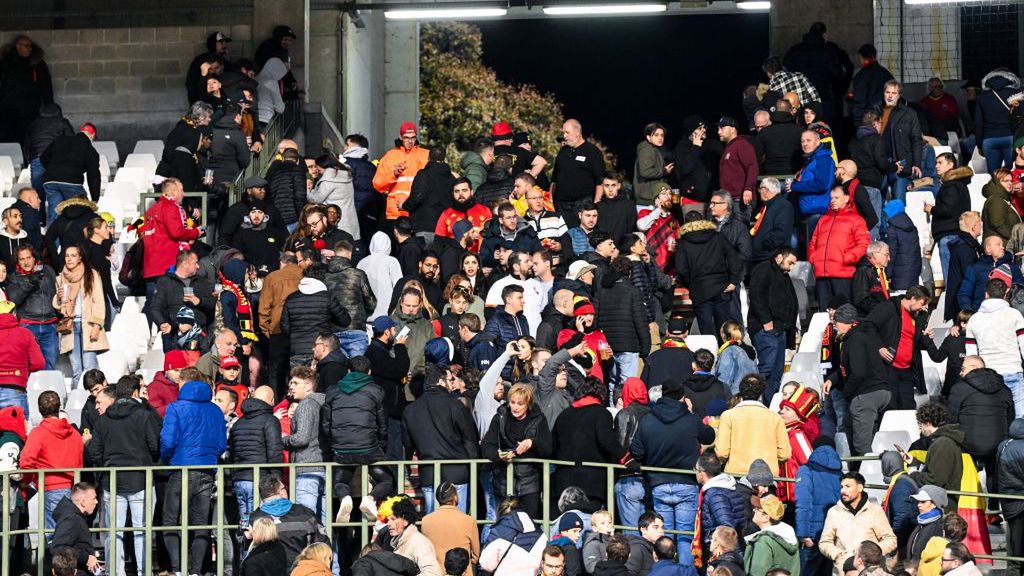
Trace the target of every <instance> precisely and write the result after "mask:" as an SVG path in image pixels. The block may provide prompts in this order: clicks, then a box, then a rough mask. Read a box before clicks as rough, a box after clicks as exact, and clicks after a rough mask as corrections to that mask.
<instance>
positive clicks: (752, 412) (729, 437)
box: [715, 400, 792, 476]
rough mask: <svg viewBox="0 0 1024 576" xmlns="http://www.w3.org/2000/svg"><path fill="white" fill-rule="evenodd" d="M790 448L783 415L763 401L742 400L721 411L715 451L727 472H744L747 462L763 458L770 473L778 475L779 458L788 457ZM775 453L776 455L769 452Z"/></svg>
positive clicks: (782, 459) (747, 466) (781, 460)
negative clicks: (723, 462)
mask: <svg viewBox="0 0 1024 576" xmlns="http://www.w3.org/2000/svg"><path fill="white" fill-rule="evenodd" d="M791 452H792V448H790V444H789V434H787V433H786V424H785V422H783V421H782V416H779V415H778V414H776V413H775V412H772V411H771V410H769V409H768V408H766V407H765V405H764V404H761V403H760V402H757V401H754V400H744V401H743V402H740V403H739V404H737V405H736V407H735V408H732V409H730V410H726V411H725V412H724V413H722V418H721V420H720V422H719V424H718V435H717V436H716V437H715V454H718V457H719V458H721V459H722V460H724V461H726V464H725V471H726V472H728V473H729V474H746V473H747V471H748V470H749V469H750V463H751V462H753V461H754V460H757V459H758V458H761V459H762V460H764V461H766V462H767V463H768V467H769V468H771V469H772V474H774V475H775V476H778V475H779V462H785V461H786V460H789V456H790V454H791ZM771 454H775V458H772V457H771V456H770V455H771Z"/></svg>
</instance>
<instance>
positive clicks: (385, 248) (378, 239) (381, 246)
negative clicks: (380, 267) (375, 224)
mask: <svg viewBox="0 0 1024 576" xmlns="http://www.w3.org/2000/svg"><path fill="white" fill-rule="evenodd" d="M370 254H382V255H384V256H390V255H391V238H390V237H389V236H388V235H387V234H385V233H383V232H374V233H373V236H372V237H371V238H370Z"/></svg>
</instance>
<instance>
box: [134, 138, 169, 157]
mask: <svg viewBox="0 0 1024 576" xmlns="http://www.w3.org/2000/svg"><path fill="white" fill-rule="evenodd" d="M132 153H133V154H146V153H149V154H152V155H153V157H155V158H160V157H162V156H163V155H164V142H163V140H139V141H138V142H136V143H135V149H134V150H132Z"/></svg>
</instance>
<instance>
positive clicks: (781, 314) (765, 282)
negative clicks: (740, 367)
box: [719, 246, 800, 401]
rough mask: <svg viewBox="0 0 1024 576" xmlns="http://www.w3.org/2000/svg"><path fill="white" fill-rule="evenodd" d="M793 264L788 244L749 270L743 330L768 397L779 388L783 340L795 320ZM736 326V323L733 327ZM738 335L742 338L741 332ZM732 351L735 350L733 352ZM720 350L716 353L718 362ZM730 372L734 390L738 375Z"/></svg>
mask: <svg viewBox="0 0 1024 576" xmlns="http://www.w3.org/2000/svg"><path fill="white" fill-rule="evenodd" d="M795 264H796V254H795V253H794V252H793V250H792V249H791V248H789V247H788V246H782V247H780V248H778V249H776V251H775V254H774V255H773V256H772V258H771V260H766V261H764V262H761V263H760V264H758V265H756V266H754V269H753V270H752V271H751V273H750V289H749V290H748V291H747V294H748V296H749V299H750V306H749V311H748V313H747V331H748V332H749V334H750V339H751V341H752V342H753V344H754V348H755V349H756V350H757V371H758V372H759V373H760V374H761V376H762V377H763V378H765V380H766V381H767V382H768V387H767V388H766V390H765V398H767V399H768V400H769V401H770V400H771V397H772V396H773V395H774V394H775V392H776V391H777V390H778V388H779V384H780V382H781V381H782V372H783V371H784V369H785V366H786V342H787V339H788V337H789V332H790V331H792V330H794V329H795V328H796V326H797V321H798V320H799V306H800V305H799V301H798V300H797V297H796V289H795V288H794V287H793V282H791V281H790V279H789V273H790V271H792V270H793V266H794V265H795ZM737 328H738V327H737ZM739 336H740V337H741V338H742V332H740V334H739ZM733 354H736V353H735V352H734V353H733ZM721 356H722V354H721V353H719V357H720V359H719V362H721V361H722V360H721ZM745 375H746V374H740V371H737V372H734V374H733V378H731V379H730V390H731V391H732V392H734V393H735V392H737V391H738V389H739V382H740V378H742V377H743V376H745Z"/></svg>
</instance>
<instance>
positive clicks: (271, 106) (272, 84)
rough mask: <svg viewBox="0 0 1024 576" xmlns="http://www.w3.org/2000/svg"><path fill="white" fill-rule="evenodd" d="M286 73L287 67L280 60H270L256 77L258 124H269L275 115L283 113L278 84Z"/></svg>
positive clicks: (282, 100) (282, 101) (282, 102)
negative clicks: (257, 84) (257, 83)
mask: <svg viewBox="0 0 1024 576" xmlns="http://www.w3.org/2000/svg"><path fill="white" fill-rule="evenodd" d="M287 73H288V66H287V65H286V64H285V63H284V62H282V61H281V59H280V58H271V59H270V60H267V63H266V64H264V65H263V69H261V70H260V73H259V74H257V75H256V81H257V82H259V86H258V87H257V88H256V95H257V98H258V99H259V121H260V122H270V121H271V120H272V119H273V118H274V115H275V114H280V113H282V112H284V99H283V98H282V97H281V86H280V85H279V82H280V81H281V79H282V78H284V76H285V74H287Z"/></svg>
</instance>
